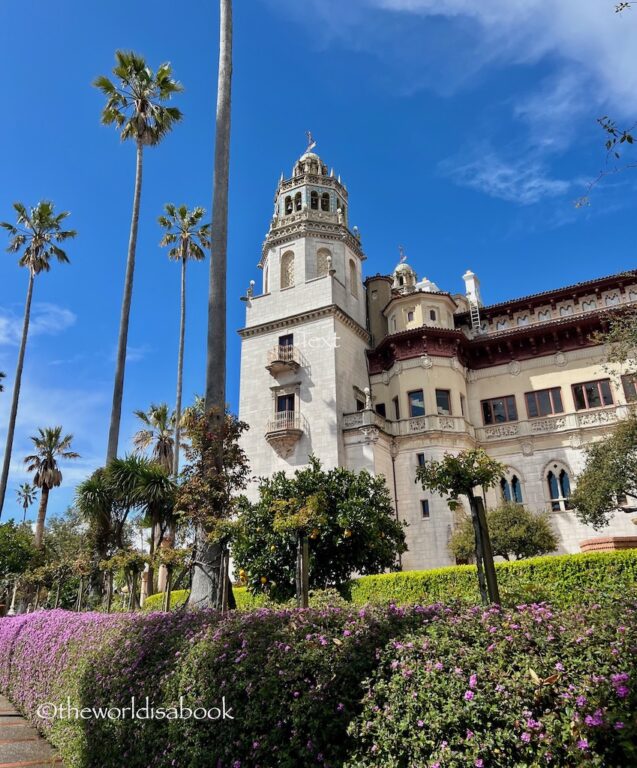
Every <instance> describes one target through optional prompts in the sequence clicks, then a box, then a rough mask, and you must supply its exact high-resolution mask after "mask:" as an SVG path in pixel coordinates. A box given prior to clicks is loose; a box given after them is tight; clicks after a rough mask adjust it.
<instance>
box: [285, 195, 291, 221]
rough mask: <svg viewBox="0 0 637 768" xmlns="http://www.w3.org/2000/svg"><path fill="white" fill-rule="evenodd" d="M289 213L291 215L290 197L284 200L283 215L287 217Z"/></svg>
mask: <svg viewBox="0 0 637 768" xmlns="http://www.w3.org/2000/svg"><path fill="white" fill-rule="evenodd" d="M289 213H292V198H291V197H290V195H288V196H287V197H286V198H285V215H286V216H287V215H288V214H289Z"/></svg>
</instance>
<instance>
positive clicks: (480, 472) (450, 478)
mask: <svg viewBox="0 0 637 768" xmlns="http://www.w3.org/2000/svg"><path fill="white" fill-rule="evenodd" d="M504 470H505V467H504V466H503V465H502V464H500V463H499V462H497V461H494V460H493V459H492V458H490V457H489V456H488V455H487V454H486V453H485V451H483V450H482V449H481V448H475V449H472V450H469V451H461V452H460V453H458V454H455V455H454V454H451V453H445V455H444V456H443V458H442V459H441V460H440V461H427V462H425V464H424V465H423V466H421V467H418V469H417V471H416V481H420V483H421V484H422V487H423V488H424V489H427V490H430V491H433V492H434V493H439V494H441V495H442V496H446V495H448V496H449V498H448V501H449V507H450V508H451V509H455V508H457V506H458V497H459V496H469V495H470V494H471V493H472V492H473V489H474V488H476V487H478V486H480V487H482V488H484V489H485V490H486V489H488V488H491V487H492V486H494V485H495V483H496V482H497V481H498V480H499V479H500V478H501V477H502V475H503V473H504Z"/></svg>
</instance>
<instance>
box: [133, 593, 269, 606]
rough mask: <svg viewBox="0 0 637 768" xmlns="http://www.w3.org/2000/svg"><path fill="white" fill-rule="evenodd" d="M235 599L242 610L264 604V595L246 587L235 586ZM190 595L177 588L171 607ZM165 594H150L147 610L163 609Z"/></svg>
mask: <svg viewBox="0 0 637 768" xmlns="http://www.w3.org/2000/svg"><path fill="white" fill-rule="evenodd" d="M232 591H233V593H234V599H235V600H236V601H237V608H238V609H239V610H241V611H247V610H250V609H251V608H259V607H260V606H262V605H263V603H264V600H263V598H262V597H256V596H254V595H251V594H250V593H249V592H248V590H247V589H246V588H245V587H233V588H232ZM187 597H188V590H187V589H176V590H175V591H174V592H173V593H171V595H170V607H171V609H172V610H174V609H175V608H179V607H180V606H182V605H183V604H184V603H185V602H186V598H187ZM163 599H164V595H163V593H161V592H158V593H157V594H156V595H150V596H149V597H147V598H146V602H145V603H144V610H145V611H161V606H162V602H163Z"/></svg>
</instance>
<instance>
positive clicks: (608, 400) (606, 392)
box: [599, 379, 613, 405]
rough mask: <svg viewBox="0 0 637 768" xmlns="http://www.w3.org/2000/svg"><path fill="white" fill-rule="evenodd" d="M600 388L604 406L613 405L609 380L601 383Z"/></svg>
mask: <svg viewBox="0 0 637 768" xmlns="http://www.w3.org/2000/svg"><path fill="white" fill-rule="evenodd" d="M599 388H600V389H601V391H602V401H603V403H604V405H612V404H613V393H612V392H611V391H610V381H609V380H608V379H604V381H600V382H599Z"/></svg>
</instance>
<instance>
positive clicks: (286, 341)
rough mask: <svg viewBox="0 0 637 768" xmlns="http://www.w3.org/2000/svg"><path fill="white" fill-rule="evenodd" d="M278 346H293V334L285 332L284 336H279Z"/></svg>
mask: <svg viewBox="0 0 637 768" xmlns="http://www.w3.org/2000/svg"><path fill="white" fill-rule="evenodd" d="M279 346H280V347H293V346H294V334H293V333H286V335H285V336H279Z"/></svg>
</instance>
